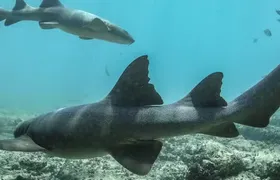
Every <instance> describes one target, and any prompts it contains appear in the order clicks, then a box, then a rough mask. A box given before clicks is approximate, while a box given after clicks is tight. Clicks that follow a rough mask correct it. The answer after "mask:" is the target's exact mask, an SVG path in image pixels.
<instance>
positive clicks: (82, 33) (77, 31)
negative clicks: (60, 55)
mask: <svg viewBox="0 0 280 180" xmlns="http://www.w3.org/2000/svg"><path fill="white" fill-rule="evenodd" d="M59 29H61V30H62V31H64V32H67V33H70V34H73V35H76V36H79V37H87V38H95V37H96V33H95V32H93V31H92V30H90V29H88V28H83V27H73V26H65V25H60V26H59Z"/></svg>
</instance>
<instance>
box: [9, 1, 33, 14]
mask: <svg viewBox="0 0 280 180" xmlns="http://www.w3.org/2000/svg"><path fill="white" fill-rule="evenodd" d="M28 8H30V6H29V5H27V4H26V2H24V0H16V4H15V6H14V8H13V11H19V10H24V9H28Z"/></svg>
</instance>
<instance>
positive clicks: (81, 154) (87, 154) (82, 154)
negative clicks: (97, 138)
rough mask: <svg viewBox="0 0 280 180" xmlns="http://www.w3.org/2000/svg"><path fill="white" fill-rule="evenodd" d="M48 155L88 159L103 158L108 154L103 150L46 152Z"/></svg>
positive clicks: (77, 149)
mask: <svg viewBox="0 0 280 180" xmlns="http://www.w3.org/2000/svg"><path fill="white" fill-rule="evenodd" d="M45 153H47V154H48V155H51V156H56V157H60V158H66V159H89V158H95V157H101V156H105V155H107V154H108V153H107V152H106V151H105V150H104V149H98V148H97V149H91V148H88V149H82V148H75V149H53V150H52V151H46V152H45Z"/></svg>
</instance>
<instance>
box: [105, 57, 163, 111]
mask: <svg viewBox="0 0 280 180" xmlns="http://www.w3.org/2000/svg"><path fill="white" fill-rule="evenodd" d="M148 65H149V60H148V56H147V55H144V56H140V57H139V58H137V59H136V60H134V61H133V62H132V63H131V64H130V65H129V66H128V67H127V68H126V69H125V71H124V72H123V74H122V75H121V77H120V78H119V80H118V82H117V83H116V85H115V86H114V88H113V89H112V91H111V92H110V93H109V95H108V96H107V97H106V98H105V100H104V102H106V103H110V104H112V105H116V106H145V105H159V104H163V100H162V99H161V97H160V95H159V94H158V93H157V92H156V90H155V88H154V85H153V84H150V83H149V81H150V78H149V77H148V73H149V71H148Z"/></svg>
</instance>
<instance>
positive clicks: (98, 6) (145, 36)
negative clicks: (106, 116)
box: [0, 0, 280, 112]
mask: <svg viewBox="0 0 280 180" xmlns="http://www.w3.org/2000/svg"><path fill="white" fill-rule="evenodd" d="M26 2H27V3H28V4H30V5H32V6H38V5H39V3H40V2H41V1H38V0H28V1H26ZM61 2H62V3H63V4H64V5H65V6H67V7H70V8H75V9H82V10H85V11H88V12H91V13H94V14H97V15H98V16H101V17H103V18H106V19H108V20H109V21H111V22H113V23H115V24H118V25H119V26H121V27H123V28H124V29H126V30H127V31H128V32H129V33H130V34H131V35H132V36H133V37H134V39H135V40H136V42H135V43H134V44H132V45H130V46H127V45H120V44H114V43H109V42H104V41H100V40H93V41H83V40H81V39H79V38H78V37H76V36H73V35H70V34H67V33H64V32H62V31H60V30H41V29H40V28H39V26H38V23H37V22H27V21H25V22H20V23H17V24H15V25H12V26H9V27H5V26H4V25H3V23H2V22H1V24H0V40H1V58H0V82H1V85H0V90H1V91H0V108H4V109H10V110H18V109H20V110H24V111H27V112H43V111H48V110H53V109H54V108H59V107H64V106H69V105H76V104H82V103H88V102H95V101H98V100H101V99H102V98H104V97H105V96H106V95H107V94H108V93H109V91H110V90H111V88H112V87H113V86H114V84H115V82H116V81H117V79H118V77H119V76H120V74H121V73H122V71H123V70H124V69H125V68H126V66H127V65H128V64H129V63H130V62H131V61H132V60H134V59H135V58H136V57H138V56H141V55H143V54H148V55H149V59H150V77H151V81H152V82H153V83H154V85H155V87H156V90H157V91H158V92H159V93H160V94H161V96H162V97H163V99H164V101H165V103H172V102H174V101H177V100H179V99H180V98H182V97H183V96H185V95H186V94H187V93H188V92H189V91H190V90H191V89H192V88H193V87H194V86H195V85H196V84H197V83H198V82H199V81H200V80H202V79H203V78H204V77H205V76H207V75H208V74H210V73H212V72H215V71H222V72H223V73H224V80H223V88H222V96H224V97H225V98H226V99H227V100H228V101H230V100H232V99H233V98H234V97H236V96H238V95H239V94H241V93H242V92H244V91H245V90H246V89H248V88H249V87H251V86H252V85H254V84H255V83H256V82H258V81H259V80H261V79H262V77H263V76H265V75H266V74H268V73H269V72H270V71H271V70H272V69H273V68H275V67H276V66H277V65H278V64H279V62H280V53H279V52H280V46H279V44H280V23H279V22H278V21H277V19H278V18H280V16H278V15H277V14H276V13H275V10H276V9H277V8H280V4H279V1H276V0H270V1H269V2H268V1H263V0H247V1H244V0H235V1H225V0H207V1H206V0H204V1H202V0H177V1H170V0H114V1H113V0H112V1H109V0H94V1H89V0H79V1H74V0H72V1H70V0H68V1H66V0H64V1H61ZM0 6H1V7H3V8H5V9H11V8H12V7H13V6H14V1H7V0H1V4H0ZM267 28H269V29H270V30H271V32H272V36H271V37H268V36H266V35H265V34H264V32H263V31H264V30H265V29H267ZM254 38H258V42H257V43H253V39H254ZM106 66H107V68H108V71H109V73H110V76H107V75H106V73H105V67H106Z"/></svg>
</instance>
